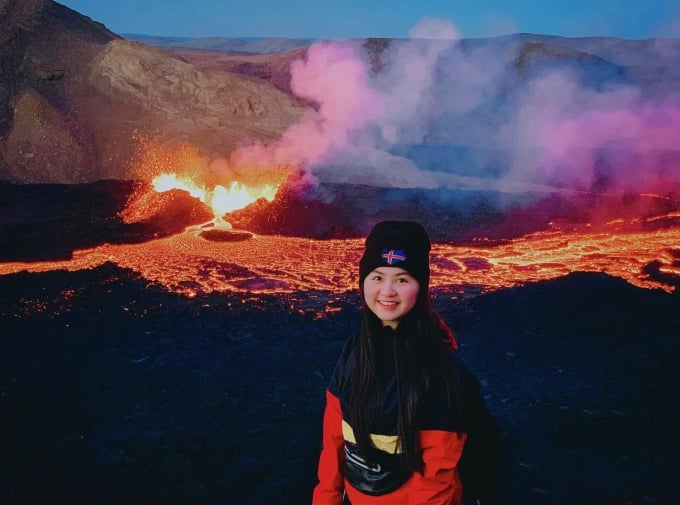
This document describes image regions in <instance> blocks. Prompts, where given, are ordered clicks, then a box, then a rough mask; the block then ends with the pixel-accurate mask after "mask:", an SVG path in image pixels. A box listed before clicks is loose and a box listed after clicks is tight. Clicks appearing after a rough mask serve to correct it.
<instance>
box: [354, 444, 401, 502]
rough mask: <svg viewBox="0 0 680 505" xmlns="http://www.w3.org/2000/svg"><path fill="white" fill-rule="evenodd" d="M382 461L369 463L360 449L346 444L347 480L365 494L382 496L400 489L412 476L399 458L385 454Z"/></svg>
mask: <svg viewBox="0 0 680 505" xmlns="http://www.w3.org/2000/svg"><path fill="white" fill-rule="evenodd" d="M379 460H380V461H376V462H374V463H369V462H367V461H366V460H364V458H362V457H361V454H360V453H359V448H358V447H357V446H356V445H355V444H353V443H351V442H345V478H346V479H347V481H348V482H349V483H350V484H351V485H352V486H354V487H355V488H356V489H358V490H359V491H361V492H362V493H364V494H367V495H371V496H380V495H384V494H387V493H391V492H392V491H394V490H396V489H398V488H400V487H401V486H402V485H403V484H404V482H406V481H407V480H408V479H409V477H410V476H411V475H410V474H409V473H408V472H406V471H405V470H404V469H403V468H402V467H401V465H400V464H399V459H398V457H397V456H395V455H392V454H387V453H385V457H381V458H379Z"/></svg>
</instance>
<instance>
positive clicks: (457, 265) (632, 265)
mask: <svg viewBox="0 0 680 505" xmlns="http://www.w3.org/2000/svg"><path fill="white" fill-rule="evenodd" d="M201 229H202V228H201V227H200V226H195V227H192V228H189V229H187V230H185V231H184V232H183V233H180V234H177V235H174V236H171V237H166V238H162V239H157V240H153V241H150V242H146V243H142V244H124V245H110V244H104V245H100V246H98V247H93V248H91V249H84V250H80V251H75V252H74V255H73V258H72V259H70V260H67V261H45V262H35V263H22V262H13V263H4V264H0V274H8V273H13V272H19V271H22V270H27V271H29V272H43V271H48V270H56V269H66V270H81V269H87V268H94V267H96V266H98V265H101V264H103V263H104V262H107V261H110V262H113V263H116V264H117V265H119V266H121V267H125V268H130V269H132V270H135V271H137V272H139V273H140V274H141V275H142V276H143V277H144V278H146V279H148V280H149V281H151V282H154V283H158V284H161V285H163V286H165V287H166V288H167V289H169V290H171V291H174V292H177V293H182V294H185V295H187V296H195V295H197V294H201V293H212V292H224V293H227V292H231V293H285V292H295V291H299V290H321V291H327V292H330V293H346V292H348V291H351V290H355V289H356V287H357V266H356V265H357V262H358V260H359V257H360V255H361V252H362V247H363V240H361V239H352V240H310V239H304V238H295V237H282V236H257V235H255V236H253V238H251V239H250V240H245V241H240V242H212V241H208V240H205V239H203V238H201V236H200V232H201ZM679 254H680V228H678V227H676V228H671V229H665V230H659V231H644V232H636V233H605V232H597V233H593V232H588V231H587V230H586V231H560V230H554V231H550V232H541V233H536V234H532V235H528V236H525V237H521V238H517V239H515V240H512V241H510V242H508V243H503V244H499V245H493V246H474V247H473V246H456V245H451V244H435V245H434V247H433V251H432V256H431V259H432V286H433V287H434V288H453V289H458V290H459V291H461V290H462V289H460V288H461V287H464V286H470V287H475V289H476V292H485V291H492V290H496V289H499V288H503V287H511V286H517V285H521V284H524V283H528V282H533V281H540V280H547V279H553V278H556V277H559V276H563V275H566V274H568V273H570V272H576V271H585V272H604V273H607V274H610V275H612V276H616V277H620V278H622V279H625V280H626V281H628V282H629V283H631V284H633V285H635V286H639V287H642V288H660V289H664V290H666V291H668V292H671V291H673V289H674V288H673V287H672V286H669V285H668V284H664V283H662V282H659V281H658V280H655V279H653V278H650V277H649V276H648V275H647V274H645V270H644V268H645V266H647V265H649V264H651V263H654V264H656V265H658V270H659V271H660V272H663V273H665V274H667V275H671V276H674V277H675V278H676V279H677V278H680V268H679V267H678V257H679Z"/></svg>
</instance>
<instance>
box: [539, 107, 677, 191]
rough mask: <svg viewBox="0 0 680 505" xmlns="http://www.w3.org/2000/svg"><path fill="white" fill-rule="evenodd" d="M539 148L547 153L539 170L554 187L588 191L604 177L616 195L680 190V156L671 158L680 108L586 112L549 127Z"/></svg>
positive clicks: (607, 109) (675, 145) (547, 126)
mask: <svg viewBox="0 0 680 505" xmlns="http://www.w3.org/2000/svg"><path fill="white" fill-rule="evenodd" d="M537 144H538V145H539V146H540V148H542V149H543V155H542V157H541V159H540V160H539V161H538V166H540V167H543V170H545V171H547V173H548V174H549V177H548V178H549V179H551V182H554V183H558V184H561V185H564V184H567V185H570V186H574V187H577V188H579V189H587V188H588V187H590V186H591V185H592V184H593V183H594V182H596V181H597V178H598V176H602V175H604V176H606V177H607V178H608V179H609V180H608V181H607V186H608V187H609V188H611V189H616V190H636V191H653V190H657V188H658V186H661V185H664V186H666V187H667V189H668V190H670V189H672V188H671V187H669V186H672V187H680V157H678V155H677V154H675V155H673V154H672V153H673V151H675V150H677V149H678V146H680V108H678V107H677V106H674V105H670V104H667V105H659V104H653V103H645V104H641V105H630V106H628V107H627V108H621V107H620V106H619V107H610V108H603V109H596V110H583V111H581V112H580V114H579V115H578V116H576V117H571V118H567V119H564V120H559V121H555V122H554V123H552V124H549V125H546V127H544V128H543V129H542V131H540V132H539V134H538V138H537ZM602 167H603V168H602ZM602 171H604V173H602Z"/></svg>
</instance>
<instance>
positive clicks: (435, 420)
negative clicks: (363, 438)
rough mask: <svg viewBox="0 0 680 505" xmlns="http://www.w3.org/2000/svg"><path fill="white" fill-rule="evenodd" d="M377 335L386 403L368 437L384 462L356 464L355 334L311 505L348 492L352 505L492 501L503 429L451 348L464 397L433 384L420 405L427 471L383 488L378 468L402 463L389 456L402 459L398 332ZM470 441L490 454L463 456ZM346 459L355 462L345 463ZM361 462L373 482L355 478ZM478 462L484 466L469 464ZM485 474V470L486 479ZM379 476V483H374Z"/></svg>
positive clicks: (336, 383) (339, 499)
mask: <svg viewBox="0 0 680 505" xmlns="http://www.w3.org/2000/svg"><path fill="white" fill-rule="evenodd" d="M379 337H380V338H379V339H377V340H380V341H381V342H382V343H381V349H378V350H377V351H376V354H377V358H378V359H377V362H378V365H379V366H378V375H379V376H382V377H381V379H382V380H381V381H380V383H381V385H382V387H383V401H382V411H381V412H380V415H379V421H378V422H377V424H376V426H374V427H372V429H371V441H372V443H373V445H374V446H375V448H377V449H379V451H378V453H379V454H380V455H381V456H382V457H381V458H379V459H380V463H382V464H377V465H375V466H376V467H377V469H378V472H376V473H371V468H370V466H371V465H362V462H361V460H360V459H359V458H357V459H356V461H355V456H354V455H355V454H356V453H355V451H354V448H355V446H354V433H353V430H352V426H351V423H350V422H349V419H351V418H352V416H351V412H350V410H349V409H350V407H349V395H350V394H351V377H352V373H353V370H354V343H355V342H356V337H353V338H351V339H350V340H349V341H348V342H347V345H346V346H345V349H344V350H343V353H342V355H341V357H340V359H339V360H338V363H337V365H336V367H335V369H334V371H333V375H332V377H331V380H330V384H329V386H328V389H327V391H326V408H325V411H324V417H323V437H322V441H323V448H322V451H321V456H320V458H319V467H318V478H319V483H318V485H317V486H316V487H315V489H314V493H313V497H312V503H313V505H340V504H342V503H343V496H344V495H345V493H346V496H347V498H348V499H349V501H350V502H351V503H352V505H363V504H366V505H370V504H390V505H407V504H418V505H424V504H427V505H459V504H466V503H482V504H487V503H492V498H493V495H494V491H495V489H494V487H495V482H496V477H497V465H498V459H497V449H498V431H497V428H496V425H495V423H494V422H493V419H492V418H491V417H490V416H489V414H488V412H487V410H486V408H485V406H484V402H483V400H482V398H481V395H480V387H479V382H478V381H477V379H476V378H475V377H474V375H473V374H472V373H471V372H470V371H469V369H468V368H467V367H466V366H465V365H464V364H463V362H462V361H461V360H460V358H459V357H458V356H457V355H456V353H455V352H454V351H453V350H451V351H450V352H449V359H450V366H451V369H452V372H453V373H455V375H456V377H457V380H459V384H460V386H461V387H460V392H461V395H460V399H461V400H460V401H456V402H452V401H450V398H449V397H448V395H449V393H448V392H447V390H446V387H445V386H444V385H443V384H434V385H433V386H432V387H431V388H430V389H429V390H428V392H427V393H426V395H425V398H424V400H423V403H422V404H421V406H420V415H419V418H420V420H419V426H418V430H419V434H418V438H419V443H420V448H421V451H422V457H423V464H424V467H423V471H422V472H414V473H412V474H411V475H408V476H405V479H402V481H400V482H399V487H397V488H396V489H394V490H391V491H389V492H382V491H380V490H379V486H380V482H379V479H380V478H382V477H381V476H380V475H379V473H380V471H382V472H383V473H384V471H385V470H384V469H385V468H395V467H396V466H398V465H395V464H394V463H393V462H391V461H390V460H391V459H392V460H395V459H396V458H398V455H396V454H394V453H395V449H396V447H397V444H396V441H397V437H396V435H395V433H396V429H395V427H396V416H397V409H398V390H397V388H398V384H397V377H396V376H397V372H396V371H395V368H394V363H395V361H394V360H391V359H390V353H391V352H390V349H391V346H392V344H393V339H394V338H398V337H395V336H394V334H393V333H392V335H390V331H386V334H385V335H380V336H379ZM381 353H382V355H381ZM470 443H471V444H472V446H474V447H475V448H479V447H482V448H483V449H484V451H486V453H487V454H486V455H485V454H475V455H468V454H467V453H468V451H467V450H466V451H465V456H463V453H464V448H465V447H466V445H468V444H470ZM477 452H478V451H477ZM487 455H488V457H487ZM462 456H463V458H462V460H461V457H462ZM347 458H350V460H351V461H346V459H347ZM466 461H467V462H468V464H467V465H466V464H465V462H466ZM364 463H365V462H364ZM357 465H358V466H359V467H360V468H359V471H361V467H363V468H365V472H364V473H365V474H366V475H367V477H366V479H367V480H368V481H369V482H367V483H366V482H362V481H361V479H359V480H357V478H356V476H355V475H354V474H355V473H356V472H355V470H353V469H356V468H357ZM473 465H476V466H478V467H479V468H474V469H473V468H469V467H471V466H473ZM367 467H368V468H367ZM480 473H486V474H487V475H486V477H487V478H485V476H484V475H480ZM374 476H375V478H376V482H378V484H376V486H378V487H377V488H376V487H375V486H373V483H372V481H371V479H372V477H374ZM468 481H469V483H470V484H469V485H468ZM463 482H465V486H463ZM376 489H378V491H376ZM387 489H389V488H387ZM374 491H375V492H374Z"/></svg>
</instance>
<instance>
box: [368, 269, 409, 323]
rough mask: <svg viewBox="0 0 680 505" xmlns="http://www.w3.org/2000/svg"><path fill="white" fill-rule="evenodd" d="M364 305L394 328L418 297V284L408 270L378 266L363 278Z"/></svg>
mask: <svg viewBox="0 0 680 505" xmlns="http://www.w3.org/2000/svg"><path fill="white" fill-rule="evenodd" d="M363 288H364V300H365V302H366V306H367V307H368V308H369V309H370V310H371V312H373V313H374V314H375V315H376V316H377V317H378V319H380V320H381V321H382V324H383V326H390V327H392V328H396V327H397V326H398V325H399V320H400V319H401V318H402V317H404V316H405V315H406V314H408V313H409V312H410V311H411V309H412V308H413V307H414V306H415V304H416V301H417V299H418V291H419V289H420V284H418V281H417V280H416V279H415V277H413V276H412V275H411V274H409V273H408V271H406V270H404V269H403V268H398V267H378V268H376V269H375V270H373V271H371V273H369V274H368V275H367V276H366V278H365V279H364V284H363Z"/></svg>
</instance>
